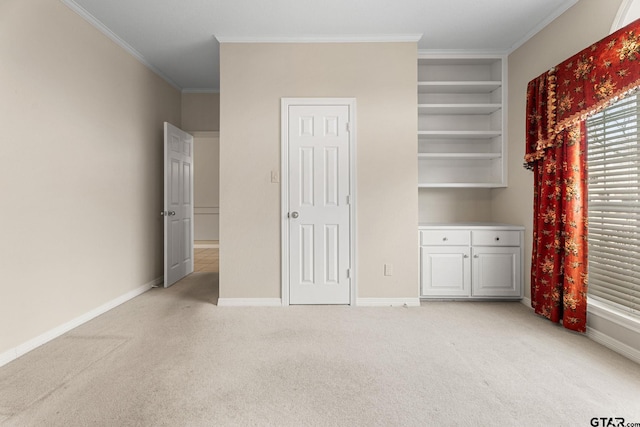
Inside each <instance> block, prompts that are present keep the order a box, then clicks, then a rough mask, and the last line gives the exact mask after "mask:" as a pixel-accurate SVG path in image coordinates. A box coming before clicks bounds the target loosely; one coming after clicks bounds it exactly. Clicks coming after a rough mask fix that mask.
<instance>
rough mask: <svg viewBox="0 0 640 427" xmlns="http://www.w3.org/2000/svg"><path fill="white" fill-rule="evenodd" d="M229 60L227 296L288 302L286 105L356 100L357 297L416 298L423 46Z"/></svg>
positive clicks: (235, 52)
mask: <svg viewBox="0 0 640 427" xmlns="http://www.w3.org/2000/svg"><path fill="white" fill-rule="evenodd" d="M220 51H221V53H220V55H221V86H220V87H221V92H220V93H221V97H220V111H221V117H220V157H221V159H222V164H221V168H220V181H221V191H220V208H221V218H220V229H221V235H220V246H221V249H220V296H221V297H222V298H280V292H281V284H280V185H279V184H272V183H271V182H270V172H271V171H272V170H276V171H277V170H280V99H281V98H282V97H354V98H356V99H357V109H356V111H357V192H358V194H357V200H358V205H357V210H358V217H357V220H358V229H357V232H358V234H357V242H356V244H357V249H358V259H357V262H358V272H359V277H358V282H359V283H358V296H359V297H364V298H394V297H397V298H403V297H411V298H417V296H418V243H417V222H418V214H417V206H418V200H417V191H416V182H417V162H416V146H417V136H416V129H417V117H416V116H417V115H416V111H417V99H416V73H417V70H416V57H417V50H416V44H415V43H354V44H339V43H336V44H320V43H318V44H223V45H222V46H221V49H220ZM384 263H391V264H393V265H394V275H393V276H391V277H384V276H383V265H384ZM249 265H250V267H249Z"/></svg>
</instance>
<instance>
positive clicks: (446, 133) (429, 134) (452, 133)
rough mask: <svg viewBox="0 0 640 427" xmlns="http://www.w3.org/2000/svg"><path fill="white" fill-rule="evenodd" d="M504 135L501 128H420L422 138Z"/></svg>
mask: <svg viewBox="0 0 640 427" xmlns="http://www.w3.org/2000/svg"><path fill="white" fill-rule="evenodd" d="M500 135H502V131H499V130H420V131H418V137H419V138H420V139H488V138H495V137H498V136H500Z"/></svg>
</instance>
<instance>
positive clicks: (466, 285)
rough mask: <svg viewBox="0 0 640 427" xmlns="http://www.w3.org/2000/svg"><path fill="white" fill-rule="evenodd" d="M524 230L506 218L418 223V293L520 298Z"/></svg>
mask: <svg viewBox="0 0 640 427" xmlns="http://www.w3.org/2000/svg"><path fill="white" fill-rule="evenodd" d="M523 230H524V228H523V227H520V226H514V225H504V224H482V225H480V224H459V225H453V224H431V225H421V226H420V227H419V233H420V289H421V296H422V297H424V298H455V299H458V298H460V299H466V298H476V299H520V298H522V282H523V277H522V257H523V248H522V241H523V233H524V232H523Z"/></svg>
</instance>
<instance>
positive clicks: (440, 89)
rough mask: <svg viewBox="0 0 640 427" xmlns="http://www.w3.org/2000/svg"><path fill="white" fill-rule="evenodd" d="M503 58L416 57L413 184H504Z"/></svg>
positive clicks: (490, 186) (460, 185) (504, 87)
mask: <svg viewBox="0 0 640 427" xmlns="http://www.w3.org/2000/svg"><path fill="white" fill-rule="evenodd" d="M505 80H506V58H505V57H504V56H502V55H434V54H426V53H420V54H419V56H418V171H419V174H418V176H419V181H418V187H422V188H429V187H434V188H436V187H472V188H479V187H485V188H492V187H504V186H506V169H505V166H506V162H505V155H506V150H505V146H506V143H505V142H506V141H505V136H506V128H505V124H506V117H505V115H506V107H505V100H506V84H505V83H506V81H505Z"/></svg>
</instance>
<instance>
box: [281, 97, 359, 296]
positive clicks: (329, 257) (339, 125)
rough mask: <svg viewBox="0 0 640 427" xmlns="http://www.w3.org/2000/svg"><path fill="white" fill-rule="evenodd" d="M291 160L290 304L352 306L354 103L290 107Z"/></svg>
mask: <svg viewBox="0 0 640 427" xmlns="http://www.w3.org/2000/svg"><path fill="white" fill-rule="evenodd" d="M288 159H289V160H288V162H289V164H288V177H289V189H288V200H289V209H288V225H289V242H288V245H289V252H288V253H289V262H288V265H289V303H290V304H349V303H350V299H351V298H350V297H351V292H350V291H351V279H350V268H351V265H350V259H351V255H350V254H351V249H350V241H351V236H350V234H351V228H350V227H351V221H350V209H349V197H350V195H349V189H350V182H349V181H350V140H349V106H348V105H291V106H289V108H288ZM285 244H286V242H285Z"/></svg>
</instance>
